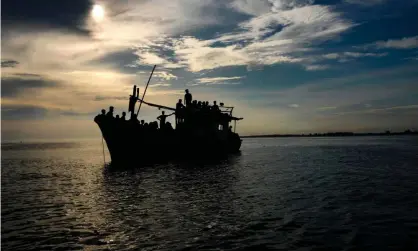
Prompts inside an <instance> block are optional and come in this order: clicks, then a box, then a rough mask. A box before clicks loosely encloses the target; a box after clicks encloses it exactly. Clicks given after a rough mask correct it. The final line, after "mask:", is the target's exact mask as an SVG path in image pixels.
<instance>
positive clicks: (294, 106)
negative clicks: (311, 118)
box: [289, 104, 299, 108]
mask: <svg viewBox="0 0 418 251" xmlns="http://www.w3.org/2000/svg"><path fill="white" fill-rule="evenodd" d="M289 107H291V108H299V105H298V104H290V105H289Z"/></svg>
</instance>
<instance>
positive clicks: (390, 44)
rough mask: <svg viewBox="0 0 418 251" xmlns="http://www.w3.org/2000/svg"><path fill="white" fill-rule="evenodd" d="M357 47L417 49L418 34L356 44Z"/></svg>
mask: <svg viewBox="0 0 418 251" xmlns="http://www.w3.org/2000/svg"><path fill="white" fill-rule="evenodd" d="M355 47H356V48H362V49H367V48H376V49H400V50H401V49H415V48H418V36H415V37H404V38H400V39H389V40H385V41H383V40H382V41H377V42H374V43H370V44H366V45H362V46H355Z"/></svg>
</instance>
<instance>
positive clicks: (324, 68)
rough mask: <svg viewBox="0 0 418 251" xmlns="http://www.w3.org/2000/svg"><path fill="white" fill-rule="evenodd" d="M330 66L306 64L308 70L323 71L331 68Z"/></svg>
mask: <svg viewBox="0 0 418 251" xmlns="http://www.w3.org/2000/svg"><path fill="white" fill-rule="evenodd" d="M329 68H330V66H329V65H307V66H305V69H306V70H307V71H322V70H326V69H329Z"/></svg>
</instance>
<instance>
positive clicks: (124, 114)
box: [121, 112, 126, 121]
mask: <svg viewBox="0 0 418 251" xmlns="http://www.w3.org/2000/svg"><path fill="white" fill-rule="evenodd" d="M121 120H122V121H125V120H126V112H122V117H121Z"/></svg>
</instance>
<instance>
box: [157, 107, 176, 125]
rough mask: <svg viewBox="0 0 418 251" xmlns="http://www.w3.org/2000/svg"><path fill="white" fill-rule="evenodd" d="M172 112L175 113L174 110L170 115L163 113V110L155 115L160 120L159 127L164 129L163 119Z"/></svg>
mask: <svg viewBox="0 0 418 251" xmlns="http://www.w3.org/2000/svg"><path fill="white" fill-rule="evenodd" d="M173 114H175V112H173V113H172V114H170V115H165V112H164V111H162V112H161V115H160V116H158V117H157V119H158V120H159V121H160V129H164V127H165V120H166V119H167V117H169V116H171V115H173Z"/></svg>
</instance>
